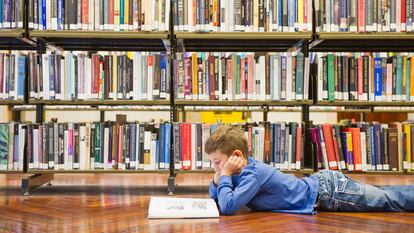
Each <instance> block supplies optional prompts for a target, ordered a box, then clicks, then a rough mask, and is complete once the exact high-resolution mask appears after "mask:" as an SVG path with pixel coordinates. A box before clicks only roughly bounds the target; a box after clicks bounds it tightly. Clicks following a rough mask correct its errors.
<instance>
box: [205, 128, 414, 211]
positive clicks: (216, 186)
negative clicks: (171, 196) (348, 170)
mask: <svg viewBox="0 0 414 233" xmlns="http://www.w3.org/2000/svg"><path fill="white" fill-rule="evenodd" d="M205 152H206V154H207V156H208V158H209V159H210V161H211V162H212V164H213V165H214V170H215V174H214V178H213V181H212V182H211V184H210V196H211V198H213V199H215V200H216V201H217V203H218V205H219V208H220V212H221V213H222V214H226V215H229V214H234V213H235V212H236V211H238V210H239V209H240V208H242V207H243V206H247V207H249V208H250V209H252V210H254V211H273V212H287V213H302V214H313V213H316V210H324V211H349V212H366V211H382V212H384V211H388V212H398V211H414V186H384V187H374V186H371V185H367V184H362V183H358V182H356V181H354V180H352V179H349V178H348V177H347V176H345V175H344V174H342V173H341V172H336V171H329V170H323V171H320V172H318V173H316V174H314V175H312V176H310V177H305V178H302V179H298V178H296V177H294V176H292V175H286V174H283V173H281V172H279V171H277V170H276V169H275V168H274V167H271V166H269V165H267V164H264V163H260V162H258V161H255V160H254V159H253V158H251V157H248V156H247V154H248V149H247V140H246V138H245V136H244V134H243V132H242V131H241V130H240V129H238V128H236V127H234V126H229V125H223V126H220V127H219V128H218V129H217V130H216V131H215V132H214V134H212V135H211V137H210V138H209V139H208V140H207V142H206V145H205Z"/></svg>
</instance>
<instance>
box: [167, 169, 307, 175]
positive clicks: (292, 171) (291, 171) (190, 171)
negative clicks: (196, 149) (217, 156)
mask: <svg viewBox="0 0 414 233" xmlns="http://www.w3.org/2000/svg"><path fill="white" fill-rule="evenodd" d="M278 171H280V172H282V173H286V174H298V175H302V174H313V173H314V171H313V170H312V169H303V170H283V171H281V170H278ZM175 173H176V174H214V173H215V172H214V170H175Z"/></svg>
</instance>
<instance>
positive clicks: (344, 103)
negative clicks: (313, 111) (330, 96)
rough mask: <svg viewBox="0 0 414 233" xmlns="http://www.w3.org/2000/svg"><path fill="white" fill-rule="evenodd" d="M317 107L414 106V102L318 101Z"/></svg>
mask: <svg viewBox="0 0 414 233" xmlns="http://www.w3.org/2000/svg"><path fill="white" fill-rule="evenodd" d="M316 105H317V106H371V107H373V106H390V107H392V106H406V107H409V106H414V103H413V102H408V101H406V102H402V101H394V102H384V101H378V102H376V101H339V100H338V101H332V102H331V101H318V102H317V103H316Z"/></svg>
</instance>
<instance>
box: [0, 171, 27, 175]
mask: <svg viewBox="0 0 414 233" xmlns="http://www.w3.org/2000/svg"><path fill="white" fill-rule="evenodd" d="M2 174H5V175H6V174H24V172H23V171H15V170H1V171H0V175H2Z"/></svg>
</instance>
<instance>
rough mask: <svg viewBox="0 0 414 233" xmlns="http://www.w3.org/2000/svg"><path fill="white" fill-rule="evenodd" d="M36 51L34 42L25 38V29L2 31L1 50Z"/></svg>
mask: <svg viewBox="0 0 414 233" xmlns="http://www.w3.org/2000/svg"><path fill="white" fill-rule="evenodd" d="M10 49H13V50H34V49H36V44H35V43H34V41H32V40H30V39H28V38H25V37H24V30H23V29H16V30H4V29H0V50H10Z"/></svg>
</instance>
